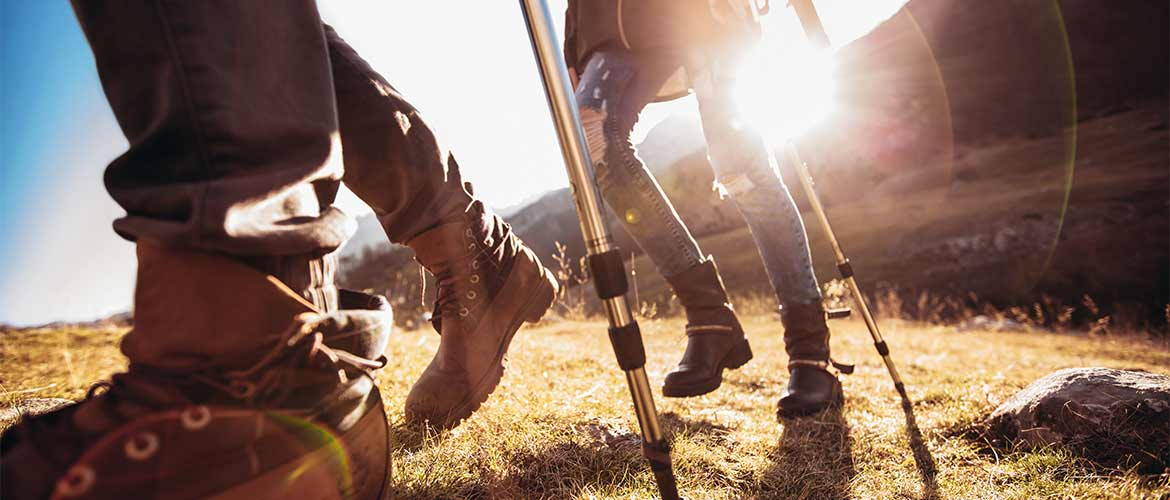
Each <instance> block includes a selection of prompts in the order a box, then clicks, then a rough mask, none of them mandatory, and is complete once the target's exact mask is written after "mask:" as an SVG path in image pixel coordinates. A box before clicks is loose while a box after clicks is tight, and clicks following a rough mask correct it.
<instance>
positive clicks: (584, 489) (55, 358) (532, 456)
mask: <svg viewBox="0 0 1170 500" xmlns="http://www.w3.org/2000/svg"><path fill="white" fill-rule="evenodd" d="M681 326H682V325H681V320H678V319H670V320H660V321H644V322H643V327H644V329H645V333H646V340H647V347H648V349H649V362H648V372H649V374H650V378H651V382H652V384H654V385H655V386H657V384H659V383H661V381H662V377H663V375H664V374H665V372H666V371H667V370H668V369H669V368H670V367H672V366H673V364H674V363H675V362H676V361H677V357H678V356H679V355H680V353H681V351H682V349H683V347H684V338H683V336H682V334H681ZM745 326H746V327H747V328H748V331H749V332H750V334H751V335H752V342H753V346H754V350H755V352H756V359H755V360H753V361H752V362H751V363H749V364H748V365H746V366H745V367H744V368H743V369H742V370H739V371H736V372H731V373H730V376H729V377H728V378H727V380H726V383H725V385H724V387H722V388H721V389H720V390H718V391H716V392H715V393H713V394H711V395H708V396H705V397H701V398H698V399H692V400H664V399H662V398H659V399H658V403H659V410H660V411H661V412H662V413H663V414H664V422H665V426H666V428H667V429H668V432H669V433H670V434H671V435H672V436H673V440H674V446H675V455H674V456H675V464H676V470H677V471H678V473H679V476H680V480H681V485H682V487H683V489H684V490H685V492H686V494H687V496H688V497H690V498H696V499H697V498H743V497H748V498H844V497H854V498H1021V499H1023V498H1069V497H1073V498H1137V497H1141V496H1145V497H1146V498H1165V495H1170V485H1168V484H1166V479H1165V478H1163V479H1161V480H1158V479H1146V480H1144V481H1143V480H1140V479H1138V478H1135V477H1130V476H1125V475H1104V474H1102V473H1100V471H1096V472H1094V471H1092V470H1089V469H1084V468H1080V467H1076V466H1074V465H1073V464H1072V462H1071V461H1070V460H1069V459H1068V458H1067V457H1066V456H1063V455H1061V454H1060V453H1059V452H1056V451H1042V452H1034V453H1017V454H1004V455H1001V456H996V455H993V454H982V453H980V452H979V451H978V446H977V444H976V443H972V442H970V441H967V440H965V439H963V438H959V437H953V436H955V435H956V431H957V430H958V429H962V428H963V427H965V426H966V425H968V424H970V423H972V422H974V421H975V420H977V419H978V418H980V416H982V415H984V414H985V413H987V412H988V411H990V410H991V409H992V408H994V407H995V406H996V404H997V403H999V402H1000V401H1002V400H1003V399H1005V398H1006V397H1008V396H1010V395H1011V394H1012V393H1013V392H1014V391H1016V390H1017V389H1019V388H1021V387H1023V386H1024V385H1026V384H1027V383H1028V382H1030V381H1031V380H1034V379H1035V378H1037V377H1039V376H1042V375H1044V374H1046V373H1048V372H1050V371H1052V370H1055V369H1058V368H1063V367H1070V366H1094V365H1100V366H1109V367H1117V368H1134V369H1145V370H1150V371H1154V372H1160V373H1170V368H1168V367H1170V352H1167V351H1166V350H1165V348H1164V347H1156V346H1152V345H1150V344H1146V343H1143V342H1141V341H1137V340H1133V339H1102V338H1089V337H1083V336H1079V337H1078V336H1068V335H1055V334H1048V333H991V332H968V333H953V330H952V329H949V328H943V327H927V326H919V325H911V324H904V323H900V322H889V323H887V324H886V325H885V326H886V329H887V336H888V337H889V339H890V341H891V343H892V345H893V348H894V356H895V358H896V360H897V361H898V362H899V363H901V369H902V372H903V374H904V376H905V377H906V379H907V383H908V385H909V386H910V391H911V395H912V396H913V398H914V400H915V401H916V407H915V412H916V415H917V424H918V426H919V428H920V429H921V433H922V436H923V437H924V440H925V444H926V446H925V448H922V447H919V449H920V453H919V455H918V461H917V463H922V464H926V463H928V462H929V461H933V462H934V463H935V464H936V470H937V474H935V475H931V474H926V475H924V474H922V473H921V472H920V471H921V470H922V469H920V468H919V467H918V466H917V465H916V460H915V458H914V455H912V454H911V452H910V450H911V446H910V442H909V439H908V435H907V431H906V419H905V416H904V415H903V413H902V411H901V410H900V408H899V407H898V405H897V404H896V396H895V395H894V392H893V390H892V388H891V387H890V382H889V380H888V378H887V376H886V374H885V372H884V370H883V369H882V367H881V365H880V362H879V359H878V358H877V356H876V355H875V354H874V353H873V352H872V347H871V346H870V345H869V342H868V340H867V339H868V337H867V335H866V334H865V332H864V327H863V326H862V325H861V324H860V323H858V322H852V321H846V322H840V323H836V324H835V328H836V331H837V335H836V336H835V337H834V340H833V342H834V349H835V351H836V352H837V353H838V354H837V355H838V356H839V357H840V358H842V359H845V360H849V361H854V362H857V363H858V364H859V367H858V373H857V374H856V375H853V376H850V377H847V378H846V379H845V380H844V384H845V389H846V391H847V395H848V402H847V409H846V410H845V411H844V412H843V413H842V414H839V415H825V416H822V417H821V418H819V419H809V420H804V421H800V422H796V423H791V424H786V425H779V424H777V423H776V421H775V419H774V416H773V405H774V404H775V401H776V399H777V398H778V397H779V394H780V392H781V390H782V388H783V386H784V383H785V378H786V372H785V369H784V364H785V361H786V360H785V357H784V355H783V345H782V342H781V340H780V335H779V331H778V328H777V325H776V324H775V321H774V320H773V319H772V318H770V317H768V316H767V315H758V316H754V317H752V318H750V319H748V321H747V322H746V324H745ZM119 336H120V332H117V331H104V332H94V331H46V332H40V333H37V332H18V333H8V334H5V335H3V336H0V384H2V391H3V392H2V393H0V403H3V404H5V405H7V404H8V403H10V402H12V401H14V400H17V399H22V398H27V397H47V396H61V397H68V398H80V397H82V396H83V394H84V391H85V388H86V387H87V385H88V384H89V383H90V382H91V381H92V380H94V379H96V378H99V377H101V376H104V375H106V374H108V373H110V372H111V371H113V370H116V369H119V368H120V367H121V366H122V362H121V361H120V359H119V357H118V356H117V351H116V341H117V339H118V338H119ZM437 344H438V337H437V336H436V335H434V334H433V333H430V332H427V331H418V332H402V333H399V334H398V335H397V336H396V337H395V339H394V340H393V341H392V343H391V346H390V348H389V352H388V355H389V356H390V358H391V359H392V360H394V361H395V362H394V363H392V364H391V366H390V367H389V368H388V369H387V370H386V371H385V372H384V373H383V375H382V384H381V385H382V387H383V388H384V389H385V397H386V402H387V403H388V405H389V408H390V412H391V420H392V422H393V423H395V424H396V440H397V441H398V443H397V445H396V451H395V455H394V459H395V469H396V470H395V474H396V481H395V487H396V489H397V491H398V492H399V493H400V495H401V496H402V497H406V498H464V497H485V498H531V497H548V498H566V497H593V496H597V497H610V498H629V497H645V496H649V495H650V494H651V492H652V488H653V486H652V483H651V477H650V474H649V472H648V470H647V469H646V468H645V466H644V464H643V462H642V460H641V457H640V455H639V451H638V447H637V444H636V440H635V438H634V437H633V436H631V435H630V434H629V433H630V432H631V429H632V428H633V429H634V430H636V424H635V423H634V422H633V420H632V416H631V415H630V406H631V405H630V402H629V396H628V394H627V392H626V387H625V382H624V379H623V377H622V375H621V373H620V372H619V371H618V369H617V368H616V366H615V364H614V362H613V356H612V353H611V352H610V348H609V346H608V343H607V340H606V337H605V335H604V327H603V324H601V323H599V322H569V321H563V322H547V323H545V324H542V325H538V326H536V327H530V328H527V329H526V330H524V331H522V332H521V334H520V335H518V337H517V341H516V344H515V346H514V348H513V349H512V352H513V356H512V359H511V362H510V368H509V370H508V372H507V374H506V376H505V377H504V381H503V384H502V385H501V387H500V388H499V389H498V390H497V393H496V394H495V395H494V396H493V397H492V398H491V399H490V400H489V401H488V403H486V404H485V405H484V407H483V408H482V409H481V411H480V412H479V413H478V414H476V415H475V416H474V417H473V418H472V419H471V420H470V421H468V422H467V423H465V424H464V425H463V426H462V427H460V428H458V429H456V430H455V431H453V432H451V433H449V434H446V435H443V436H439V437H423V436H421V435H419V434H416V433H413V432H411V431H409V430H406V429H404V428H402V427H401V425H400V422H401V407H402V400H403V398H404V397H405V395H406V393H407V391H408V390H409V387H410V384H411V383H412V382H413V380H414V379H415V377H417V375H418V374H419V373H420V372H421V371H422V368H423V367H424V366H425V364H426V362H427V360H428V359H429V357H430V356H431V355H432V353H433V352H434V349H435V347H436V346H437ZM926 450H928V453H921V451H926ZM1159 481H1161V485H1160V486H1159Z"/></svg>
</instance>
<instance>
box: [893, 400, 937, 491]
mask: <svg viewBox="0 0 1170 500" xmlns="http://www.w3.org/2000/svg"><path fill="white" fill-rule="evenodd" d="M902 412H903V413H905V414H906V435H907V437H909V438H910V451H911V452H912V453H913V454H914V467H915V468H916V469H918V475H919V476H921V477H922V498H923V499H925V500H936V499H938V498H939V494H938V479H937V476H938V465H937V464H935V462H934V455H931V454H930V448H927V447H926V441H925V440H924V439H922V431H921V430H920V429H919V428H918V421H917V420H915V418H914V406H913V405H912V404H911V403H910V402H909V401H905V400H903V401H902Z"/></svg>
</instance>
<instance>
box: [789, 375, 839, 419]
mask: <svg viewBox="0 0 1170 500" xmlns="http://www.w3.org/2000/svg"><path fill="white" fill-rule="evenodd" d="M834 392H835V393H836V394H835V395H834V396H833V398H832V399H830V400H828V401H826V402H824V403H821V404H819V405H815V406H810V407H808V408H801V409H799V410H785V409H784V407H782V406H778V407H777V408H776V417H777V418H778V419H779V420H784V419H793V418H801V417H807V416H810V415H816V414H817V413H820V412H823V411H825V410H829V409H837V408H841V407H842V406H845V391H844V390H843V389H842V388H841V382H840V381H838V382H837V384H836V385H835V386H834Z"/></svg>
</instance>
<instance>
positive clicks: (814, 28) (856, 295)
mask: <svg viewBox="0 0 1170 500" xmlns="http://www.w3.org/2000/svg"><path fill="white" fill-rule="evenodd" d="M789 5H791V6H792V8H793V9H794V10H795V11H796V15H797V17H799V18H800V25H801V26H802V27H803V28H804V34H805V37H806V38H807V39H808V40H809V42H811V43H813V45H815V46H817V47H819V48H821V49H827V48H828V47H829V37H828V35H827V34H826V33H825V27H824V25H823V24H822V23H821V18H820V16H819V15H817V9H816V7H814V6H813V3H812V0H791V2H789ZM784 153H785V155H786V156H787V157H788V161H789V163H791V164H793V165H795V166H796V172H797V174H798V176H799V177H800V185H801V187H803V188H804V193H805V194H806V195H807V196H808V201H809V204H811V205H812V209H813V212H814V213H816V214H817V219H818V220H819V221H820V223H821V228H822V229H824V232H825V237H826V238H828V240H829V244H830V245H832V247H833V254H834V256H835V257H836V261H837V272H838V273H840V275H841V279H843V280H845V282H846V283H848V284H849V289H850V290H851V291H852V292H853V299H854V301H856V302H857V308H858V309H860V310H861V318H862V319H863V320H865V327H866V328H867V329H869V335H870V336H871V337H873V345H874V347H876V348H877V352H878V354H880V355H881V356H882V362H884V363H885V365H886V370H887V371H889V372H890V378H892V379H894V389H896V390H897V391H898V395H899V396H902V406H904V407H910V404H911V403H910V396H908V395H907V394H906V385H905V384H903V383H902V376H901V375H899V374H898V368H897V367H896V366H894V360H893V359H891V358H890V346H889V345H888V344H886V341H885V339H883V338H882V332H881V330H879V329H878V324H877V321H875V320H874V319H873V313H871V312H870V310H869V304H868V303H867V302H866V301H865V295H863V294H862V293H861V287H859V286H857V279H856V278H855V277H854V274H853V265H851V264H850V263H849V259H848V258H847V257H845V252H844V251H842V250H841V243H840V242H839V241H837V236H836V234H834V233H833V228H832V226H830V225H829V217H828V216H827V215H825V207H824V205H822V204H821V199H820V197H818V196H817V192H816V190H815V189H813V180H812V174H810V173H809V171H808V165H805V163H804V161H803V160H801V159H800V155H799V154H797V151H796V145H795V144H793V141H791V140H789V141H787V142H785V145H784Z"/></svg>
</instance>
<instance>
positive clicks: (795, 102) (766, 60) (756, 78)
mask: <svg viewBox="0 0 1170 500" xmlns="http://www.w3.org/2000/svg"><path fill="white" fill-rule="evenodd" d="M734 92H735V100H736V106H737V107H738V110H737V111H738V112H739V114H740V116H741V117H742V118H743V119H744V121H745V122H746V123H747V124H749V125H750V126H752V127H755V128H757V129H758V130H760V132H761V133H763V134H764V137H765V138H767V139H768V140H769V141H772V140H775V141H781V140H787V139H791V138H793V137H797V136H799V135H800V134H802V133H804V132H805V131H806V130H808V129H810V128H812V127H813V126H814V125H816V124H818V123H820V122H821V121H823V120H824V119H825V118H826V117H827V116H829V115H830V114H831V113H832V112H833V104H834V102H833V96H834V92H835V82H834V79H833V57H832V52H829V51H824V50H818V49H815V48H813V47H811V46H809V45H807V44H793V45H789V46H777V45H775V44H769V43H766V42H765V43H763V44H761V45H760V46H758V47H757V48H756V49H755V50H753V51H752V52H751V54H749V55H748V56H747V57H745V59H744V61H743V64H742V65H741V67H740V69H739V73H738V79H737V82H736V88H735V90H734Z"/></svg>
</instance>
